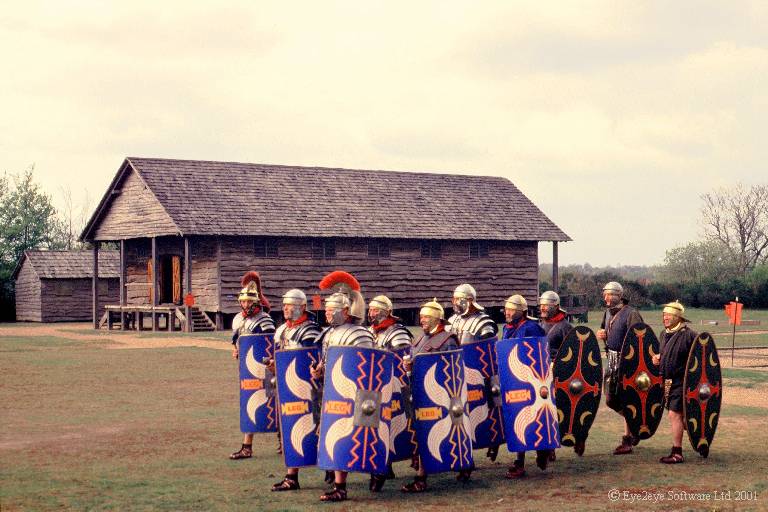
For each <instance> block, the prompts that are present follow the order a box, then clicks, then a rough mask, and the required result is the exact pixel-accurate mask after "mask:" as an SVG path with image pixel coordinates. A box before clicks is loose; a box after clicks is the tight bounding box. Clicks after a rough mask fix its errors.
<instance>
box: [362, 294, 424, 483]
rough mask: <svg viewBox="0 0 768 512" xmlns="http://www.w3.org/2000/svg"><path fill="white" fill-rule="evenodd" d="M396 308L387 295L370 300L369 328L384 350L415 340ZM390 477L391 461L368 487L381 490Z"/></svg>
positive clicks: (396, 347) (379, 346)
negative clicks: (395, 314) (397, 314)
mask: <svg viewBox="0 0 768 512" xmlns="http://www.w3.org/2000/svg"><path fill="white" fill-rule="evenodd" d="M394 309H395V308H394V306H393V305H392V301H391V300H390V299H389V297H387V296H386V295H377V296H376V297H374V298H373V299H371V301H370V302H368V321H369V322H370V324H371V325H370V327H369V328H368V329H369V330H370V331H371V334H373V335H374V337H375V338H376V347H378V348H380V349H382V350H399V349H401V348H403V347H408V346H410V345H411V342H412V341H413V335H412V334H411V331H409V330H408V329H407V328H406V327H405V326H404V325H403V324H402V323H400V319H399V318H397V317H396V316H394V315H393V314H392V312H393V311H394ZM388 478H395V472H394V471H393V470H392V463H391V462H390V463H389V464H387V472H386V473H383V474H372V475H371V481H370V483H369V485H368V489H370V491H371V492H381V489H382V488H383V487H384V482H385V481H386V480H387V479H388Z"/></svg>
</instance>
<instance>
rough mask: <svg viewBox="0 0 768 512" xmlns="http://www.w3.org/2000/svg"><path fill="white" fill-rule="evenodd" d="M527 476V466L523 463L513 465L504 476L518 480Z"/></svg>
mask: <svg viewBox="0 0 768 512" xmlns="http://www.w3.org/2000/svg"><path fill="white" fill-rule="evenodd" d="M524 477H525V467H523V466H522V465H518V464H517V463H515V464H513V465H511V466H510V467H509V469H507V474H506V475H504V478H507V479H509V480H517V479H518V478H524Z"/></svg>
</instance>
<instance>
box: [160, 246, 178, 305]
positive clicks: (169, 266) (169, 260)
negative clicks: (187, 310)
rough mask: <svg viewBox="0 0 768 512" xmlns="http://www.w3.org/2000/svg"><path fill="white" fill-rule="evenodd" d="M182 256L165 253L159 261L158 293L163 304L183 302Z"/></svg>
mask: <svg viewBox="0 0 768 512" xmlns="http://www.w3.org/2000/svg"><path fill="white" fill-rule="evenodd" d="M181 260H182V258H181V256H174V255H163V256H160V258H159V261H158V267H159V268H158V270H159V271H160V272H159V275H158V278H159V279H158V281H159V282H158V295H159V299H160V303H161V304H177V305H180V304H181V298H182V297H181Z"/></svg>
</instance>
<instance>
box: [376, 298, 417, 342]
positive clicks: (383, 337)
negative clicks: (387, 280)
mask: <svg viewBox="0 0 768 512" xmlns="http://www.w3.org/2000/svg"><path fill="white" fill-rule="evenodd" d="M393 311H394V306H393V305H392V301H391V300H389V297H387V296H386V295H377V296H376V297H374V298H373V299H371V301H370V302H369V303H368V321H369V322H370V324H371V326H370V327H369V329H370V331H371V333H372V334H373V335H374V336H375V337H376V346H377V347H378V348H381V349H384V350H392V349H395V350H396V349H399V348H403V347H407V346H409V345H410V344H411V341H413V336H412V335H411V332H410V331H409V330H408V329H406V328H405V326H404V325H403V324H402V323H400V319H399V318H397V317H396V316H394V315H393V314H392V312H393Z"/></svg>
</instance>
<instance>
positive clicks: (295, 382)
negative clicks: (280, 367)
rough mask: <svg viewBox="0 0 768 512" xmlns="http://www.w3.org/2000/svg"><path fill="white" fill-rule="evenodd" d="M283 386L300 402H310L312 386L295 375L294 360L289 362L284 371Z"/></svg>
mask: <svg viewBox="0 0 768 512" xmlns="http://www.w3.org/2000/svg"><path fill="white" fill-rule="evenodd" d="M285 384H286V385H287V386H288V389H289V390H290V391H291V393H293V394H294V395H296V396H297V397H298V398H300V399H301V400H312V385H311V384H310V383H309V382H307V381H305V380H303V379H302V378H301V377H299V374H298V373H296V360H295V359H294V360H293V361H291V364H289V365H288V368H287V369H286V370H285Z"/></svg>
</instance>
